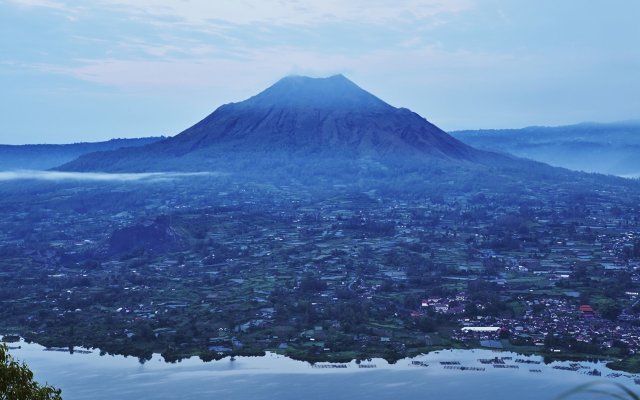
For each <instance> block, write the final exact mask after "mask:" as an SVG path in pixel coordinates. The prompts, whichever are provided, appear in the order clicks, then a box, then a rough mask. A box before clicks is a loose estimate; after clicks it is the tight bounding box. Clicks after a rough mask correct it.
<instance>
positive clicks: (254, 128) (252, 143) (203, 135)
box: [59, 75, 487, 171]
mask: <svg viewBox="0 0 640 400" xmlns="http://www.w3.org/2000/svg"><path fill="white" fill-rule="evenodd" d="M243 155H244V156H243ZM267 156H268V157H271V158H278V157H285V158H287V159H288V160H289V161H291V159H293V158H298V159H308V158H309V157H311V158H321V159H326V158H335V157H345V156H346V157H350V158H352V159H361V158H373V159H383V158H405V157H410V158H418V159H420V158H423V159H424V158H427V159H438V160H449V161H461V162H474V161H477V160H479V159H482V158H486V157H487V155H486V153H484V152H481V151H478V150H475V149H473V148H472V147H469V146H467V145H465V144H463V143H461V142H460V141H458V140H456V139H454V138H453V137H451V136H449V135H448V134H447V133H445V132H444V131H442V130H441V129H439V128H438V127H436V126H435V125H433V124H431V123H430V122H428V121H427V120H426V119H424V118H422V117H420V116H419V115H418V114H416V113H413V112H411V111H409V110H407V109H403V108H395V107H392V106H391V105H389V104H387V103H385V102H383V101H382V100H380V99H378V98H377V97H375V96H373V95H372V94H370V93H368V92H366V91H364V90H363V89H361V88H359V87H358V86H357V85H355V84H354V83H353V82H351V81H349V80H348V79H347V78H345V77H344V76H342V75H336V76H332V77H329V78H319V79H316V78H308V77H300V76H293V77H287V78H284V79H282V80H280V81H278V82H277V83H276V84H274V85H273V86H271V87H270V88H268V89H266V90H265V91H263V92H262V93H260V94H258V95H256V96H253V97H251V98H249V99H247V100H245V101H242V102H239V103H231V104H226V105H223V106H221V107H219V108H218V109H217V110H215V111H214V112H213V113H212V114H210V115H209V116H207V117H206V118H205V119H203V120H202V121H200V122H198V123H197V124H195V125H194V126H192V127H190V128H188V129H187V130H185V131H184V132H182V133H180V134H179V135H176V136H174V137H172V138H169V139H167V140H165V141H162V142H158V143H154V144H151V145H148V146H144V147H141V148H137V149H124V150H118V151H113V152H103V153H97V154H91V155H89V156H85V157H81V158H79V159H78V160H75V161H73V162H70V163H68V164H65V165H63V166H62V167H60V168H59V169H62V170H71V171H149V170H163V169H164V170H166V169H167V168H172V169H178V170H206V169H212V168H220V167H224V166H228V165H230V164H229V163H232V164H233V161H234V160H232V158H233V157H253V158H255V157H258V158H260V157H267Z"/></svg>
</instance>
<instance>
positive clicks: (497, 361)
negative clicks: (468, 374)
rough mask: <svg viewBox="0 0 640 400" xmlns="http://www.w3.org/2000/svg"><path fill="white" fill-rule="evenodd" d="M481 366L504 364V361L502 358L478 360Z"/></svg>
mask: <svg viewBox="0 0 640 400" xmlns="http://www.w3.org/2000/svg"><path fill="white" fill-rule="evenodd" d="M478 361H480V363H481V364H504V360H503V359H502V358H498V357H495V358H479V359H478Z"/></svg>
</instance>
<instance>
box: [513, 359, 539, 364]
mask: <svg viewBox="0 0 640 400" xmlns="http://www.w3.org/2000/svg"><path fill="white" fill-rule="evenodd" d="M516 362H517V363H520V364H540V363H542V361H534V360H525V359H523V358H516Z"/></svg>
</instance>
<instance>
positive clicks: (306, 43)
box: [0, 0, 640, 144]
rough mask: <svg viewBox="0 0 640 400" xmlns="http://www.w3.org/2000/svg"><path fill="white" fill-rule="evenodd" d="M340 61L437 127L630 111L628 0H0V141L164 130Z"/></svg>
mask: <svg viewBox="0 0 640 400" xmlns="http://www.w3.org/2000/svg"><path fill="white" fill-rule="evenodd" d="M335 73H343V74H345V75H346V76H347V77H348V78H350V79H351V80H353V81H354V82H356V83H357V84H358V85H360V86H361V87H363V88H364V89H366V90H369V91H370V92H372V93H374V94H375V95H377V96H379V97H380V98H382V99H383V100H385V101H387V102H389V103H391V104H392V105H394V106H398V107H407V108H410V109H412V110H414V111H416V112H418V113H419V114H421V115H423V116H424V117H426V118H427V119H429V120H430V121H431V122H433V123H435V124H436V125H438V126H440V127H441V128H443V129H445V130H453V129H466V128H469V129H470V128H501V127H523V126H527V125H561V124H570V123H577V122H582V121H600V122H607V121H618V120H629V119H639V118H640V1H636V0H607V1H604V0H588V1H587V0H406V1H397V0H322V1H319V0H318V1H307V0H289V1H287V0H245V1H242V0H235V1H217V0H173V1H170V0H135V1H133V0H132V1H125V0H0V109H1V110H2V114H1V116H2V118H0V143H10V144H17V143H69V142H76V141H97V140H104V139H109V138H112V137H141V136H151V135H174V134H176V133H179V132H180V131H181V130H183V129H185V128H187V127H188V126H190V125H192V124H193V123H195V122H197V121H198V120H200V119H201V118H203V117H204V116H206V115H207V114H208V113H210V112H211V111H213V110H214V109H215V108H216V107H218V106H219V105H221V104H223V103H228V102H232V101H240V100H243V99H245V98H247V97H249V96H251V95H253V94H256V93H257V92H259V91H260V90H262V89H264V88H266V87H267V86H269V85H270V84H272V83H273V82H275V81H277V80H278V79H279V78H281V77H283V76H285V75H290V74H306V75H312V76H326V75H330V74H335Z"/></svg>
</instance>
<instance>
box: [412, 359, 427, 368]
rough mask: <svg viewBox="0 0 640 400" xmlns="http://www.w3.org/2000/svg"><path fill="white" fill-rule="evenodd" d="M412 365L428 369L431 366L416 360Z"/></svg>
mask: <svg viewBox="0 0 640 400" xmlns="http://www.w3.org/2000/svg"><path fill="white" fill-rule="evenodd" d="M411 365H414V366H416V367H428V366H429V364H427V363H426V362H424V361H416V360H414V361H411Z"/></svg>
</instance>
